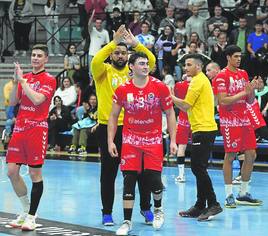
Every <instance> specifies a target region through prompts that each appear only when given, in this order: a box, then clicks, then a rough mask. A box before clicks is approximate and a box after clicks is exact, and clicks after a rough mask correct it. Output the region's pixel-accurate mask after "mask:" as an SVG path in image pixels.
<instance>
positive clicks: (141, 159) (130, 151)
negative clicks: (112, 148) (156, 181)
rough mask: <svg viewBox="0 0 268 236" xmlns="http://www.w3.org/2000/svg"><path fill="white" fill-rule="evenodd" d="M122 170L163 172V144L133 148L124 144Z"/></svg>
mask: <svg viewBox="0 0 268 236" xmlns="http://www.w3.org/2000/svg"><path fill="white" fill-rule="evenodd" d="M121 152H122V153H121V164H120V169H121V170H122V171H124V170H134V171H138V172H141V171H142V167H143V168H144V169H149V170H157V171H162V168H163V144H155V145H148V146H133V145H131V144H123V145H122V151H121Z"/></svg>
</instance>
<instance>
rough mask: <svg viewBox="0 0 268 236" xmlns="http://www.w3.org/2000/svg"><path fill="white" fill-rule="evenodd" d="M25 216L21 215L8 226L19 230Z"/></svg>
mask: <svg viewBox="0 0 268 236" xmlns="http://www.w3.org/2000/svg"><path fill="white" fill-rule="evenodd" d="M27 215H28V214H27V213H21V214H20V215H18V216H17V218H16V219H15V220H12V221H10V222H9V223H8V224H9V225H10V226H12V227H13V228H20V227H21V226H22V225H23V223H24V221H25V219H26V217H27Z"/></svg>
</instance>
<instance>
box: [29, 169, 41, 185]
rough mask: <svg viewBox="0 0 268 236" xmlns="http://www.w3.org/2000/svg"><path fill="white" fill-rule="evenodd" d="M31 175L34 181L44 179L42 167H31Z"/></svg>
mask: <svg viewBox="0 0 268 236" xmlns="http://www.w3.org/2000/svg"><path fill="white" fill-rule="evenodd" d="M29 176H30V178H31V180H32V181H33V182H39V181H41V180H42V171H41V169H34V168H29Z"/></svg>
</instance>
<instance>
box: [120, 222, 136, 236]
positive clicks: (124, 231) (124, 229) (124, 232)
mask: <svg viewBox="0 0 268 236" xmlns="http://www.w3.org/2000/svg"><path fill="white" fill-rule="evenodd" d="M131 229H132V223H131V221H129V220H124V221H123V224H122V225H121V226H120V228H119V229H118V230H116V235H128V232H129V231H131Z"/></svg>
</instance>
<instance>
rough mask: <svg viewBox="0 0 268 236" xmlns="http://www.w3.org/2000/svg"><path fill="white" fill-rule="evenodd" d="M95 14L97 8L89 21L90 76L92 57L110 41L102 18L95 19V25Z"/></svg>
mask: <svg viewBox="0 0 268 236" xmlns="http://www.w3.org/2000/svg"><path fill="white" fill-rule="evenodd" d="M94 14H95V10H93V12H92V15H91V17H90V19H89V21H88V32H89V35H90V39H91V42H90V46H89V50H88V64H89V72H88V73H89V76H90V78H92V76H91V72H90V64H91V60H92V58H93V57H94V56H95V54H96V53H97V52H98V51H99V50H100V49H101V48H102V47H103V46H104V45H106V44H107V43H109V42H110V38H109V33H108V31H107V30H106V29H104V28H103V27H102V20H101V19H100V18H96V19H95V24H94V26H93V22H92V21H93V17H94Z"/></svg>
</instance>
